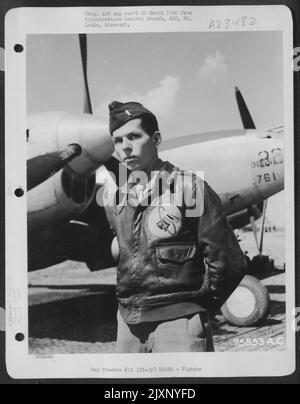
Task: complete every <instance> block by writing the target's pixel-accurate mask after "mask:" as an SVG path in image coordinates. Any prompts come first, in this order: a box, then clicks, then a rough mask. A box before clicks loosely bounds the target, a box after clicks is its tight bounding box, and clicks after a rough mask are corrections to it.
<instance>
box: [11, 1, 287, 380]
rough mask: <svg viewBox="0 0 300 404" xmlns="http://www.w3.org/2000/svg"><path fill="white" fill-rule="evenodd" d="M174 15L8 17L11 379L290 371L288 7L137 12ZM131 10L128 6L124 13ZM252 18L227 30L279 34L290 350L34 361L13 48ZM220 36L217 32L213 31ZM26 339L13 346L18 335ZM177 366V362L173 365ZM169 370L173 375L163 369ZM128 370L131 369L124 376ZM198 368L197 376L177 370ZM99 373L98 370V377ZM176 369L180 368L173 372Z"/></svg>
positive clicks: (19, 61) (34, 11)
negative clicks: (170, 18)
mask: <svg viewBox="0 0 300 404" xmlns="http://www.w3.org/2000/svg"><path fill="white" fill-rule="evenodd" d="M143 9H144V10H149V9H151V10H153V9H155V10H167V9H168V10H169V9H174V10H176V9H179V10H185V11H192V13H193V19H192V21H191V22H189V23H174V22H172V23H170V22H165V23H160V22H155V23H147V24H145V25H143V24H140V23H136V24H132V26H131V27H128V28H117V29H115V28H114V29H112V28H105V29H104V28H103V29H99V28H96V29H91V28H88V29H87V28H85V26H84V13H85V11H86V10H89V11H96V12H100V11H101V12H102V11H105V10H107V11H114V10H115V11H117V10H118V8H112V7H110V8H19V9H14V10H11V11H9V13H8V14H7V16H6V21H5V25H6V31H5V33H6V44H5V48H6V82H5V89H6V97H5V99H6V115H5V118H6V189H5V192H6V291H7V293H6V308H7V310H6V312H7V322H6V323H7V335H6V336H7V338H6V341H7V344H6V360H7V369H8V373H9V374H10V376H11V377H13V378H99V377H101V378H116V377H118V378H139V377H141V378H147V377H149V378H150V377H151V378H153V377H160V378H162V377H173V378H174V377H189V378H190V377H247V376H248V377H251V376H284V375H289V374H291V373H293V372H294V371H295V334H294V333H293V331H292V327H291V326H289V325H291V324H292V320H293V318H292V309H293V308H294V307H295V298H294V296H295V285H294V273H295V271H294V268H295V252H294V251H295V241H294V142H293V71H292V67H291V65H292V55H293V49H292V46H293V45H292V43H293V42H292V39H293V23H292V15H291V12H290V10H289V9H288V8H287V7H285V6H238V7H237V6H218V7H204V6H194V7H193V6H191V7H186V6H183V7H178V6H174V7H159V6H158V7H154V6H153V7H151V6H150V7H139V10H143ZM120 10H122V11H123V12H124V10H129V11H130V10H135V8H133V7H122V8H120ZM243 16H252V17H255V18H256V20H257V24H256V25H254V26H247V27H242V28H241V27H233V26H231V27H230V29H228V31H242V30H245V31H251V30H252V31H283V32H284V60H283V62H284V89H285V94H284V97H285V135H286V144H285V153H286V156H288V157H286V158H285V162H286V163H285V164H286V166H285V167H286V171H285V181H286V182H285V184H286V192H285V194H286V251H287V252H288V253H287V256H286V267H287V275H288V276H287V293H286V296H287V324H288V327H287V351H285V352H263V353H262V352H254V353H241V352H237V353H213V354H211V353H199V354H195V353H184V354H152V355H149V354H147V355H144V354H138V355H133V354H124V355H116V354H97V355H95V354H93V355H55V356H54V357H51V358H48V359H46V358H44V359H38V358H36V357H35V356H30V355H29V354H28V331H27V330H28V304H27V270H26V269H27V268H26V262H27V212H26V198H25V197H24V198H16V197H15V196H14V190H15V189H16V188H17V187H19V186H21V187H23V188H24V189H26V140H25V128H26V48H25V52H23V53H19V54H18V53H15V52H14V45H15V44H17V43H20V44H23V45H24V46H26V35H27V34H77V33H84V32H86V33H88V34H92V33H109V32H111V33H116V32H123V33H124V32H135V33H136V32H175V31H186V32H191V31H194V32H196V31H199V32H200V31H201V32H208V31H209V29H208V27H209V21H210V20H211V19H212V18H222V19H225V18H231V17H233V18H240V17H243ZM216 31H217V32H222V30H218V29H215V30H214V31H213V32H216ZM20 331H21V332H23V333H24V334H25V341H24V342H17V341H16V340H15V335H16V334H17V333H18V332H20ZM178 364H180V365H179V366H178ZM166 366H169V367H174V368H175V371H174V372H170V373H168V372H164V371H160V370H159V368H160V367H166ZM105 367H106V368H122V369H123V371H122V372H119V373H111V372H103V371H102V370H101V369H103V368H105ZM125 367H132V368H134V369H135V371H134V372H133V373H126V372H125ZM138 367H142V368H149V370H150V368H153V367H155V368H156V372H155V373H153V372H138V371H137V368H138ZM183 367H186V368H191V367H196V368H201V369H202V371H201V372H188V371H182V368H183ZM97 369H100V370H99V371H97ZM176 369H179V370H178V371H177V370H176Z"/></svg>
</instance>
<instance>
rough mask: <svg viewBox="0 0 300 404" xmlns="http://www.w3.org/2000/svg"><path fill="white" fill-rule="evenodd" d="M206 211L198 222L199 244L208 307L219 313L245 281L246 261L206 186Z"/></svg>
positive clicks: (219, 204) (214, 197)
mask: <svg viewBox="0 0 300 404" xmlns="http://www.w3.org/2000/svg"><path fill="white" fill-rule="evenodd" d="M202 188H203V189H204V209H203V213H202V215H201V216H200V218H199V222H198V229H197V232H198V243H199V247H200V250H201V251H203V258H204V263H205V268H206V273H205V276H204V284H203V287H204V289H205V292H206V293H205V295H206V296H207V302H206V303H207V304H206V305H205V306H208V307H206V308H207V309H209V310H210V311H213V312H214V311H216V310H218V309H219V308H220V307H221V306H222V305H223V304H224V303H225V302H226V300H227V299H228V298H229V297H230V295H231V294H232V293H233V292H234V290H235V289H236V288H237V286H238V285H239V283H240V282H241V280H242V279H243V277H244V275H245V271H246V260H245V256H244V254H243V252H242V251H241V248H240V245H239V243H238V241H237V238H236V236H235V234H234V232H233V230H232V228H231V226H230V225H229V223H228V221H227V219H226V216H225V214H224V212H223V210H222V207H221V201H220V199H219V197H218V195H217V194H216V193H215V192H214V191H213V190H212V189H211V188H210V187H209V185H208V184H207V183H204V187H202Z"/></svg>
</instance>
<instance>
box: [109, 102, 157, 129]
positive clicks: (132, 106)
mask: <svg viewBox="0 0 300 404" xmlns="http://www.w3.org/2000/svg"><path fill="white" fill-rule="evenodd" d="M109 114H110V116H109V118H110V119H109V130H110V133H111V134H113V132H114V131H115V130H117V129H119V128H120V127H121V126H123V125H124V124H125V123H126V122H129V121H132V120H133V119H138V118H140V117H142V116H144V115H149V116H152V117H153V118H154V119H155V120H156V117H155V115H154V114H153V113H152V112H151V111H149V110H148V109H147V108H145V107H144V106H143V105H142V104H140V103H138V102H126V103H124V104H123V103H122V102H118V101H113V102H112V103H111V104H110V105H109Z"/></svg>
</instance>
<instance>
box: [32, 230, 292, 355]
mask: <svg viewBox="0 0 300 404" xmlns="http://www.w3.org/2000/svg"><path fill="white" fill-rule="evenodd" d="M240 237H241V246H242V248H243V249H244V250H246V251H248V252H249V256H250V257H252V256H254V255H256V254H257V250H256V247H255V242H254V239H253V235H252V233H240ZM284 244H285V243H284V233H283V232H273V233H267V234H266V236H265V250H264V254H265V255H270V256H271V257H272V258H273V259H274V260H275V266H276V267H278V268H280V269H283V266H284V262H285V247H284ZM285 279H286V274H285V273H284V272H279V273H278V274H276V275H273V276H270V277H268V278H266V279H264V280H263V281H262V282H263V283H264V284H265V285H266V286H267V288H268V290H269V292H270V296H271V300H272V303H271V311H270V315H269V318H268V319H267V320H266V321H265V322H264V323H263V324H261V325H260V326H259V327H248V328H239V327H234V326H230V325H228V324H227V323H226V322H225V321H224V318H223V317H222V316H221V315H220V316H217V318H216V320H215V322H214V329H215V348H216V351H218V352H221V351H243V352H246V351H247V352H248V351H270V350H276V351H280V350H284V349H286V340H285V339H286V335H285V329H286V322H285V318H286V315H285V313H286V307H285ZM114 284H115V270H112V269H108V270H104V271H99V272H94V273H91V272H90V271H89V270H88V269H87V268H86V266H85V265H83V264H80V263H76V262H70V261H68V262H66V263H64V264H60V265H57V266H55V267H51V268H48V269H45V270H43V271H37V272H34V273H31V274H30V275H29V336H30V339H29V350H30V353H31V354H34V355H54V354H75V353H76V354H83V353H85V354H88V353H91V354H92V353H93V354H94V353H110V352H113V351H114V348H115V341H116V333H117V324H116V311H117V303H116V300H115V297H114V288H115V287H114Z"/></svg>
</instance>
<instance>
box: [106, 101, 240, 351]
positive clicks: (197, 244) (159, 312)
mask: <svg viewBox="0 0 300 404" xmlns="http://www.w3.org/2000/svg"><path fill="white" fill-rule="evenodd" d="M109 111H110V132H111V135H112V137H113V141H114V144H115V152H116V154H117V155H118V157H119V159H120V161H121V162H122V163H123V165H125V167H126V168H127V170H128V173H129V175H128V181H127V184H126V185H127V190H126V192H125V193H124V198H118V201H117V203H116V204H115V207H114V225H113V227H114V230H115V233H116V236H117V240H118V244H119V249H120V257H119V263H118V270H117V298H118V303H119V310H118V336H117V348H116V351H117V352H118V353H155V352H212V351H213V350H214V346H213V337H212V327H211V316H212V315H214V314H215V313H216V312H217V310H218V309H219V308H220V307H221V306H222V305H223V304H224V303H225V301H226V300H227V299H228V298H229V296H230V295H231V294H232V292H233V291H234V290H235V289H236V287H237V286H238V284H239V283H240V281H241V280H242V278H243V276H244V270H245V259H244V255H243V253H242V251H241V249H240V246H239V244H238V241H237V239H236V237H235V235H234V233H233V231H232V229H231V227H230V226H229V224H228V222H227V219H226V217H225V215H224V213H223V211H222V208H221V203H220V199H219V197H218V196H217V195H216V193H215V192H214V191H213V190H212V189H211V188H210V187H209V185H208V184H207V183H206V182H205V181H204V180H202V179H201V178H200V176H198V175H197V174H196V173H195V174H194V173H190V172H185V171H183V170H180V169H179V168H177V167H175V166H174V165H172V164H171V163H170V162H167V161H162V160H161V159H160V158H159V154H158V148H159V145H160V144H161V140H162V138H161V134H160V131H159V126H158V122H157V119H156V117H155V115H154V114H153V113H152V112H150V111H149V110H148V109H146V108H145V107H144V106H143V105H142V104H140V103H137V102H128V103H121V102H117V101H114V102H113V103H111V104H110V105H109ZM187 159H188V156H187Z"/></svg>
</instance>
